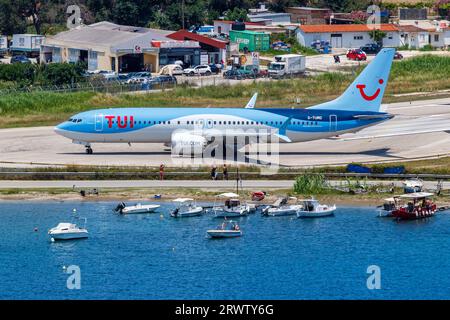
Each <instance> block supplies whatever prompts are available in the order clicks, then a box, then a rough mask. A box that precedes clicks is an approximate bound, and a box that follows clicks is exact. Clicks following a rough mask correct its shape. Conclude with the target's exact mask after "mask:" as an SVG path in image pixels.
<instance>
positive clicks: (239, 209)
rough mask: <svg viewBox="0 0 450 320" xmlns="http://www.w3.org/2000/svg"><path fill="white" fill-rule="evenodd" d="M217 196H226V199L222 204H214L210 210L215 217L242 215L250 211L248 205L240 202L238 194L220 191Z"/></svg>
mask: <svg viewBox="0 0 450 320" xmlns="http://www.w3.org/2000/svg"><path fill="white" fill-rule="evenodd" d="M217 198H226V200H225V205H223V206H216V205H215V204H214V206H213V208H212V211H213V212H214V216H215V217H216V218H232V217H242V216H246V215H247V214H249V212H250V207H249V206H248V205H247V204H241V201H240V200H239V195H238V194H236V193H232V192H228V193H221V194H219V195H218V196H217Z"/></svg>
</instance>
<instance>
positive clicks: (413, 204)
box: [392, 192, 437, 220]
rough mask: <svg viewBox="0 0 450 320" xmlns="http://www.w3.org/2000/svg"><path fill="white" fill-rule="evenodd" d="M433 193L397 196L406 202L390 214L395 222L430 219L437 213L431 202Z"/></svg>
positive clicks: (434, 205)
mask: <svg viewBox="0 0 450 320" xmlns="http://www.w3.org/2000/svg"><path fill="white" fill-rule="evenodd" d="M432 196H433V193H429V192H415V193H408V194H404V195H401V196H399V198H401V199H402V200H405V201H407V203H406V204H405V205H401V206H399V207H398V208H397V209H396V210H394V211H393V212H392V216H393V217H395V218H396V219H397V220H420V219H426V218H430V217H432V216H434V215H435V213H436V211H437V206H436V204H435V203H434V202H433V201H432V200H431V197H432Z"/></svg>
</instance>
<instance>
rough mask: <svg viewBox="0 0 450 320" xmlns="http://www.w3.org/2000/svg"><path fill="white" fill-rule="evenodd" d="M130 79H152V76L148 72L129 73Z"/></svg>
mask: <svg viewBox="0 0 450 320" xmlns="http://www.w3.org/2000/svg"><path fill="white" fill-rule="evenodd" d="M128 76H129V77H130V78H150V77H151V76H152V74H151V73H150V72H148V71H139V72H130V73H128Z"/></svg>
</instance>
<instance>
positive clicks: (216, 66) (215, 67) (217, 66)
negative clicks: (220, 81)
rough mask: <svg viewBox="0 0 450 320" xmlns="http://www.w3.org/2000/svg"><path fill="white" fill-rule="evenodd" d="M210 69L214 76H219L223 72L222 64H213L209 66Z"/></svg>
mask: <svg viewBox="0 0 450 320" xmlns="http://www.w3.org/2000/svg"><path fill="white" fill-rule="evenodd" d="M209 68H210V69H211V72H212V73H214V74H219V73H220V71H222V65H221V64H215V63H212V64H210V65H209Z"/></svg>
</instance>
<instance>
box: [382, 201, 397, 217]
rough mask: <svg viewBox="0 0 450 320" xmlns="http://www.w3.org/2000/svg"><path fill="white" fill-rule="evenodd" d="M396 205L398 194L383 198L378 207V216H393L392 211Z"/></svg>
mask: <svg viewBox="0 0 450 320" xmlns="http://www.w3.org/2000/svg"><path fill="white" fill-rule="evenodd" d="M398 205H399V196H394V197H391V198H386V199H384V203H383V205H382V206H379V207H378V208H380V209H379V210H378V216H379V217H385V218H389V217H393V215H392V212H394V211H395V210H397V207H398Z"/></svg>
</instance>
